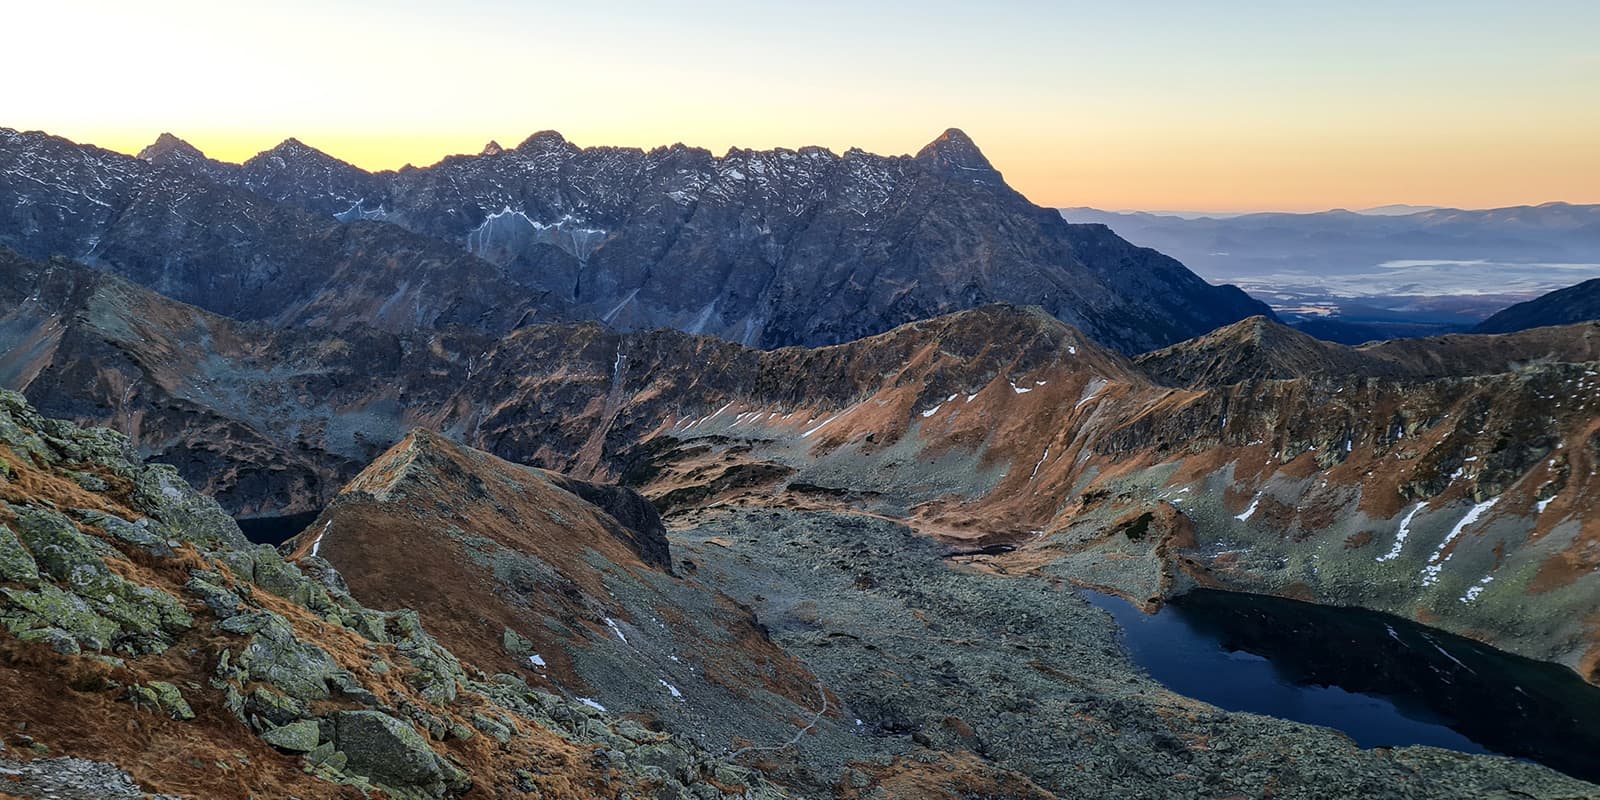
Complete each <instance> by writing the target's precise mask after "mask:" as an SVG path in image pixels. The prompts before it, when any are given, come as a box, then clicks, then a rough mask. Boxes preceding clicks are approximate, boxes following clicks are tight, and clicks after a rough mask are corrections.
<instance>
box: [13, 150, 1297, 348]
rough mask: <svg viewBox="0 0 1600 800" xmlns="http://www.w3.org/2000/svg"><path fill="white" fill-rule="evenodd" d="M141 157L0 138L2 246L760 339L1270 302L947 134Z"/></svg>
mask: <svg viewBox="0 0 1600 800" xmlns="http://www.w3.org/2000/svg"><path fill="white" fill-rule="evenodd" d="M143 156H144V157H143V158H133V157H129V156H123V155H120V154H116V153H111V152H109V151H105V150H100V149H97V148H93V147H85V146H80V145H76V144H73V143H71V142H68V141H66V140H63V139H59V138H55V137H50V136H47V135H44V134H39V133H19V132H16V131H11V130H0V207H3V208H5V209H6V211H4V212H0V214H3V215H4V216H3V217H0V245H5V246H8V247H11V248H12V249H14V250H17V251H18V252H19V253H22V254H24V255H28V256H31V257H35V258H45V257H49V256H53V255H61V256H66V257H69V258H73V259H76V260H80V261H84V262H86V263H89V264H90V265H91V266H96V267H98V268H102V269H106V270H110V271H113V272H116V273H118V274H121V275H123V276H125V277H128V278H130V279H132V280H134V281H136V282H138V283H140V284H142V285H144V286H148V287H151V288H154V289H156V290H157V291H161V292H164V293H167V294H169V295H171V296H173V297H175V298H177V299H180V300H184V301H185V302H191V303H194V304H195V305H198V306H200V307H202V308H205V309H206V310H209V311H214V312H217V313H221V314H225V315H229V316H234V317H239V318H244V319H267V320H271V321H274V322H276V323H277V324H289V325H293V324H301V323H311V324H319V325H333V326H336V327H337V326H339V325H343V324H346V323H347V322H349V321H352V320H362V321H372V322H378V323H379V324H382V325H384V326H385V327H388V328H390V329H399V328H401V327H405V326H417V325H421V326H424V327H427V326H437V325H439V324H445V323H454V324H461V325H465V326H468V327H472V328H474V329H476V330H480V331H484V332H503V331H504V330H507V329H509V328H510V327H513V326H515V325H517V324H520V323H522V322H525V321H528V320H533V319H537V320H540V321H554V320H561V319H569V318H583V319H597V320H600V321H603V322H606V323H607V324H609V325H611V326H613V327H617V328H621V329H645V328H654V327H674V328H678V329H680V330H685V331H688V332H694V333H709V334H713V335H718V336H722V337H724V338H728V339H731V340H734V341H739V342H742V343H746V344H750V345H754V346H759V347H764V348H772V347H782V346H789V345H808V346H814V345H826V344H835V343H839V342H843V341H848V340H851V339H855V338H859V337H861V336H865V335H870V334H873V333H880V332H882V331H884V330H888V329H889V328H892V327H894V326H895V325H899V324H903V323H905V322H910V321H913V320H917V319H923V318H926V317H930V316H936V315H939V314H943V313H949V312H952V311H958V310H962V309H966V308H972V307H975V306H978V305H982V304H984V303H990V302H1018V303H1029V304H1035V305H1040V306H1043V307H1044V308H1046V309H1047V310H1048V311H1050V313H1052V314H1054V315H1055V316H1057V317H1058V318H1060V319H1062V320H1064V321H1067V322H1069V323H1072V324H1074V325H1077V326H1079V327H1080V328H1082V329H1083V330H1084V331H1085V332H1087V333H1089V334H1090V335H1091V336H1095V337H1097V339H1099V340H1101V341H1103V342H1105V343H1106V344H1108V345H1110V346H1113V347H1116V348H1118V349H1121V350H1124V351H1126V352H1137V351H1141V350H1148V349H1151V348H1154V347H1160V346H1164V345H1167V344H1171V343H1173V342H1176V341H1180V340H1182V339H1185V338H1188V337H1190V336H1193V335H1196V334H1199V333H1203V332H1205V331H1207V330H1211V329H1213V328H1215V327H1217V326H1219V325H1225V324H1228V323H1230V322H1234V321H1237V320H1239V319H1242V318H1244V317H1247V316H1251V315H1253V314H1260V313H1270V312H1268V311H1267V310H1266V308H1265V307H1264V306H1262V305H1261V304H1260V303H1258V302H1256V301H1254V300H1252V299H1250V298H1249V297H1248V296H1246V295H1245V294H1244V293H1243V292H1241V291H1239V290H1237V289H1235V288H1232V287H1215V286H1211V285H1209V284H1207V283H1205V282H1204V281H1202V280H1200V279H1199V278H1197V277H1195V276H1194V274H1193V273H1191V272H1189V271H1188V270H1187V269H1185V268H1184V267H1183V265H1181V264H1179V263H1178V262H1176V261H1174V260H1172V259H1170V258H1167V257H1165V256H1163V255H1161V254H1159V253H1157V252H1154V251H1151V250H1146V249H1141V248H1137V247H1134V246H1132V245H1129V244H1128V243H1127V242H1125V241H1123V240H1122V239H1120V238H1118V237H1116V236H1115V235H1113V234H1111V233H1110V231H1108V230H1106V229H1105V228H1104V227H1102V226H1096V225H1070V224H1067V223H1066V222H1064V221H1063V220H1061V219H1060V217H1059V215H1057V214H1055V213H1054V212H1051V211H1049V210H1047V209H1042V208H1039V207H1037V206H1034V205H1033V204H1031V203H1029V202H1028V201H1027V200H1026V199H1025V198H1023V197H1022V196H1021V195H1019V194H1017V193H1016V192H1015V191H1014V190H1012V189H1011V188H1010V187H1008V186H1007V185H1006V184H1005V182H1004V180H1003V179H1002V178H1001V176H1000V174H999V173H998V172H996V171H995V170H994V169H993V167H992V166H990V164H989V162H988V160H987V159H985V158H984V156H983V154H982V153H981V152H980V151H979V150H978V149H977V147H976V146H975V145H973V143H972V141H971V140H970V139H968V138H967V137H966V136H965V134H962V133H961V132H960V131H956V130H951V131H948V132H946V133H945V134H944V135H942V136H940V137H939V138H938V139H936V140H935V141H934V142H932V143H930V144H929V145H928V146H927V147H925V148H923V150H922V151H921V152H919V153H918V154H917V155H916V156H914V157H908V156H901V157H883V156H875V155H872V154H869V153H865V152H862V151H859V150H851V151H849V152H847V153H845V154H844V155H842V156H841V155H836V154H834V153H832V152H829V151H827V150H823V149H821V148H804V149H801V150H799V151H787V150H774V151H748V150H733V151H730V152H729V153H727V154H726V155H724V156H722V157H720V158H719V157H715V156H713V155H711V154H710V153H709V152H707V151H705V150H700V149H696V148H689V147H684V146H682V145H675V146H672V147H663V148H657V149H655V150H651V151H648V152H646V151H643V150H637V149H625V148H589V149H580V148H578V147H576V146H574V145H572V144H570V143H568V142H567V141H566V140H565V139H563V138H562V137H561V136H560V135H559V134H556V133H553V132H544V133H538V134H534V135H533V136H531V137H529V138H528V140H527V141H525V142H523V143H522V144H521V145H519V146H517V147H516V148H513V149H501V148H499V147H498V146H496V147H491V148H486V150H485V152H484V153H483V154H481V155H477V156H457V157H451V158H447V159H445V160H444V161H441V162H440V163H439V164H436V165H434V166H432V167H427V168H421V169H419V168H408V169H403V170H400V171H397V172H384V173H375V174H374V173H367V172H364V171H362V170H359V169H357V168H355V167H353V166H351V165H349V164H345V163H343V162H340V161H338V160H336V159H333V158H332V157H330V156H327V155H326V154H323V153H321V152H319V151H316V150H313V149H311V148H309V147H307V146H305V145H303V144H301V143H299V142H298V141H295V140H289V141H286V142H284V143H283V144H281V145H279V146H277V147H275V148H273V149H271V150H268V151H266V152H265V153H262V154H261V155H259V156H256V157H255V158H252V159H250V160H249V161H248V162H246V163H245V164H242V165H229V164H224V163H221V162H216V161H212V160H209V159H206V158H205V157H204V156H203V155H202V154H200V153H199V151H197V150H195V149H194V148H193V147H190V146H188V145H185V144H183V143H182V142H180V141H178V140H176V139H175V138H172V137H163V138H162V139H161V140H160V141H158V142H157V143H156V144H154V145H152V146H151V147H149V148H147V149H146V150H145V151H144V152H143ZM400 276H403V277H400ZM330 286H337V287H341V289H340V290H339V291H325V288H326V287H330ZM490 298H493V299H494V302H492V303H490V302H488V301H489V299H490Z"/></svg>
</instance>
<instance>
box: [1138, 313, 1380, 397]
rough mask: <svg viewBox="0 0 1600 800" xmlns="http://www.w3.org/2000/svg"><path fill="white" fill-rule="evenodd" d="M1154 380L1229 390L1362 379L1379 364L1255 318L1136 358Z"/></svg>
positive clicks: (1342, 346) (1279, 325)
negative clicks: (1313, 379) (1321, 377)
mask: <svg viewBox="0 0 1600 800" xmlns="http://www.w3.org/2000/svg"><path fill="white" fill-rule="evenodd" d="M1136 361H1137V363H1138V364H1139V366H1140V367H1141V368H1142V369H1144V370H1145V372H1147V373H1148V374H1150V375H1151V376H1152V377H1154V378H1156V379H1158V380H1162V381H1165V382H1168V383H1174V384H1178V385H1187V386H1200V385H1204V386H1225V385H1229V384H1234V383H1240V382H1243V381H1247V380H1255V379H1266V380H1276V379H1289V378H1303V377H1308V376H1312V375H1318V374H1325V373H1332V374H1359V373H1363V372H1367V371H1370V370H1371V369H1372V368H1373V366H1374V365H1373V364H1372V363H1369V360H1368V359H1366V358H1364V357H1363V356H1362V355H1361V354H1360V353H1358V352H1357V351H1355V350H1353V349H1351V348H1349V347H1345V346H1344V345H1338V344H1333V343H1331V342H1324V341H1322V340H1320V339H1316V338H1314V337H1311V336H1308V335H1306V334H1304V333H1301V332H1300V331H1297V330H1295V329H1293V328H1290V327H1289V326H1287V325H1284V324H1282V323H1279V322H1276V321H1273V320H1271V319H1268V318H1267V317H1265V316H1253V317H1249V318H1246V319H1242V320H1240V321H1238V322H1235V323H1233V324H1231V325H1226V326H1223V327H1221V328H1218V329H1216V330H1214V331H1212V332H1210V333H1208V334H1206V335H1204V336H1200V337H1197V338H1195V339H1190V340H1188V341H1185V342H1180V343H1178V344H1175V345H1172V346H1171V347H1167V348H1164V349H1162V350H1157V351H1155V352H1152V353H1146V354H1144V355H1142V356H1139V357H1138V358H1137V359H1136Z"/></svg>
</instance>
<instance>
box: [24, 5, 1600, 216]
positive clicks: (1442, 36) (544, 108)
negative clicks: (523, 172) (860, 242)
mask: <svg viewBox="0 0 1600 800" xmlns="http://www.w3.org/2000/svg"><path fill="white" fill-rule="evenodd" d="M237 5H240V4H232V3H217V2H205V3H197V2H184V1H182V0H152V2H144V3H138V4H130V3H124V2H86V1H83V0H78V1H76V2H73V1H70V0H55V1H54V2H49V3H28V4H25V5H24V4H20V3H17V4H11V7H9V8H8V9H7V10H6V12H5V15H6V19H7V28H8V29H9V31H10V33H11V35H10V36H8V37H7V39H8V41H7V45H6V49H7V55H8V57H9V58H8V61H9V62H10V63H11V64H12V65H13V66H12V67H11V68H10V71H9V74H8V75H7V77H6V85H5V87H4V88H3V89H0V125H4V126H7V127H13V128H21V129H30V130H31V129H43V130H47V131H50V132H52V133H58V134H61V135H63V136H67V137H68V138H71V139H74V140H77V141H82V142H90V143H94V144H99V145H101V146H104V147H109V148H112V149H116V150H122V151H127V152H135V151H137V150H138V149H139V148H141V147H143V146H144V145H146V144H148V143H149V142H150V141H151V140H153V139H154V138H155V136H156V135H157V134H158V133H160V132H162V131H171V132H173V133H176V134H177V135H179V136H182V137H183V138H185V139H187V140H189V141H190V142H192V143H194V144H195V145H197V146H199V147H200V148H201V149H203V150H205V151H207V152H208V153H209V154H211V155H213V156H215V157H219V158H223V159H227V160H242V159H244V158H247V157H249V156H250V155H252V154H254V153H256V152H258V151H260V150H262V149H265V148H267V147H270V146H272V145H273V144H275V143H276V142H278V141H279V140H281V139H283V138H285V137H287V136H296V137H298V138H300V139H301V140H303V141H305V142H306V143H307V144H310V145H313V146H315V147H318V148H320V149H323V150H325V151H327V152H330V153H332V154H334V155H336V156H339V157H340V158H344V159H346V160H348V161H351V162H354V163H356V164H359V165H361V166H363V167H368V168H387V167H396V166H399V165H401V164H404V163H406V162H412V163H417V164H427V163H432V162H434V161H436V160H438V158H439V157H441V156H443V155H446V154H449V153H457V152H477V150H478V149H479V148H481V147H482V146H483V144H484V142H486V141H487V140H489V139H497V140H499V141H500V142H501V143H502V144H505V145H507V146H511V145H514V144H516V143H517V142H520V141H521V140H522V139H523V138H525V137H526V136H527V135H528V134H529V133H532V132H534V131H536V130H541V129H549V128H553V129H556V130H559V131H561V132H562V133H564V134H565V135H566V136H567V138H568V139H571V140H572V141H574V142H577V143H578V144H582V145H597V144H609V145H636V146H641V147H651V146H655V145H659V144H670V143H672V142H679V141H681V142H685V143H687V144H692V145H699V146H703V147H707V148H709V149H711V150H713V151H715V152H718V153H721V152H723V151H725V150H726V149H727V148H728V147H729V146H730V145H738V146H744V147H763V148H764V147H773V146H785V147H798V146H801V145H807V144H820V145H824V146H827V147H830V148H832V149H834V150H837V151H842V150H844V149H846V148H848V147H852V146H856V147H862V148H865V149H867V150H871V151H874V152H881V153H905V152H914V151H916V150H917V149H918V148H920V147H921V146H922V145H923V144H924V143H926V142H927V141H928V140H930V139H932V138H933V137H934V136H936V135H937V134H938V133H939V132H940V131H942V130H944V129H945V128H947V127H952V126H955V127H960V128H962V129H964V130H966V131H967V133H969V134H971V135H972V137H973V138H974V139H975V140H976V141H977V142H978V144H979V145H980V146H981V147H982V148H983V149H984V151H985V153H987V154H988V155H989V157H990V159H991V160H992V161H993V162H994V163H995V165H996V166H997V167H998V168H999V169H1000V170H1001V171H1002V172H1004V173H1005V174H1006V177H1007V178H1008V179H1009V180H1010V182H1011V183H1012V185H1013V186H1015V187H1017V188H1018V189H1019V190H1021V191H1022V192H1023V193H1024V194H1026V195H1027V196H1028V197H1029V198H1030V199H1032V200H1034V201H1035V202H1038V203H1041V204H1046V205H1059V206H1067V205H1093V206H1098V207H1102V208H1114V209H1122V208H1142V209H1189V210H1219V211H1227V210H1253V209H1283V210H1315V209H1325V208H1332V207H1348V208H1360V207H1367V206H1375V205H1383V204H1389V203H1417V204H1433V205H1451V206H1462V207H1487V206H1501V205H1513V204H1521V203H1539V202H1545V201H1550V200H1565V201H1569V202H1590V203H1595V202H1600V3H1596V2H1593V0H1587V1H1585V2H1576V1H1574V2H1540V1H1539V0H1531V1H1529V2H1474V0H1458V1H1457V2H1431V1H1430V2H1404V3H1401V2H1340V3H1321V2H1319V3H1311V2H1306V3H1280V2H1245V1H1244V0H1235V1H1233V2H1213V3H1189V2H1171V3H1154V2H1143V3H1141V2H1126V3H1106V2H1103V0H1102V2H1095V3H1082V2H1067V1H1059V2H1047V1H1044V0H1041V1H1039V2H1024V1H1023V0H1007V1H1003V2H989V3H986V4H974V3H956V2H942V1H936V2H920V3H909V2H907V3H887V2H876V3H874V2H844V1H843V0H839V1H835V0H824V1H823V2H811V3H784V4H770V5H767V4H763V5H761V6H757V5H756V4H753V3H749V2H720V1H719V2H683V3H676V4H667V3H659V2H645V0H612V1H611V2H588V3H578V2H567V3H545V2H511V1H510V0H458V2H452V3H448V4H446V3H439V2H434V3H427V2H420V1H419V0H387V1H386V2H377V0H345V1H344V2H329V1H328V0H321V2H303V1H302V0H284V1H283V2H278V3H275V4H272V7H271V8H270V9H269V8H266V4H261V7H259V8H255V9H251V10H243V9H240V8H237V7H235V6H237ZM1400 6H1403V7H1404V8H1398V7H1400ZM18 65H22V66H20V67H19V66H18Z"/></svg>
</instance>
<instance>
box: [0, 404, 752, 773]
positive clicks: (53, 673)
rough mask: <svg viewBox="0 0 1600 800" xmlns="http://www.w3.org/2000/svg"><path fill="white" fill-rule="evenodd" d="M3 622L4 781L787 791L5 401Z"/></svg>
mask: <svg viewBox="0 0 1600 800" xmlns="http://www.w3.org/2000/svg"><path fill="white" fill-rule="evenodd" d="M590 513H593V514H596V515H600V514H603V512H600V511H598V510H597V509H594V508H593V507H590ZM575 533H576V532H575ZM0 622H3V626H4V627H3V632H0V686H3V691H4V694H5V696H6V698H7V700H8V702H7V703H6V706H5V715H6V723H7V725H6V732H5V734H4V737H5V742H4V749H3V750H0V762H3V764H4V771H3V772H0V775H3V776H5V777H3V778H0V780H3V781H5V783H4V784H0V787H3V789H4V791H6V792H8V793H11V794H13V795H20V796H23V797H108V796H118V797H141V796H143V791H153V792H160V793H162V794H163V795H172V796H183V797H207V798H229V797H237V798H245V797H257V796H261V795H262V794H263V793H265V794H268V795H271V796H274V797H291V796H294V797H304V798H313V797H362V796H367V797H370V796H374V795H376V796H384V797H393V798H442V797H456V796H462V795H468V794H470V795H472V796H496V797H499V796H508V795H519V796H520V795H524V794H528V795H533V796H543V797H622V796H639V794H640V793H643V792H649V793H651V796H658V797H685V798H686V797H721V796H724V790H726V792H727V793H729V794H733V795H737V796H740V797H748V796H762V797H776V796H780V793H778V792H777V791H775V790H771V789H767V788H763V781H762V780H761V778H760V776H759V775H755V774H752V773H749V772H747V771H745V770H741V769H738V768H736V767H733V766H732V765H731V764H727V763H726V762H722V761H718V760H717V759H715V758H714V757H712V756H710V755H708V754H706V753H705V752H704V751H702V750H701V749H700V748H699V747H698V746H696V745H694V744H692V743H689V742H685V741H679V740H676V739H673V738H672V737H669V736H666V735H662V734H657V733H652V732H650V731H646V730H644V729H642V728H640V727H639V726H638V725H636V724H630V723H628V722H626V721H623V720H620V719H618V718H615V717H611V716H609V715H606V714H602V713H600V712H598V711H597V710H596V709H594V708H592V707H589V706H586V705H584V704H582V703H579V702H572V701H569V700H565V699H562V698H560V697H557V696H555V695H552V694H550V693H549V692H546V691H542V690H539V689H535V688H532V687H530V686H529V685H528V684H527V683H526V682H525V681H524V680H523V678H521V677H519V676H517V675H513V674H504V673H500V674H496V675H494V676H492V677H491V676H490V675H488V674H486V673H484V672H482V671H480V670H479V669H477V668H476V667H475V666H474V665H473V664H471V663H470V662H469V663H463V662H461V661H460V660H458V659H457V658H456V656H455V655H453V654H452V653H451V652H450V651H448V650H446V649H445V648H443V647H441V646H440V645H439V644H438V643H437V642H436V641H435V640H434V639H433V637H432V636H430V635H429V634H428V632H427V631H426V629H425V628H424V627H423V626H422V625H421V624H420V623H419V621H418V617H417V614H416V612H414V611H407V610H400V611H376V610H373V609H371V608H369V607H367V606H364V605H362V604H361V603H360V602H358V601H357V600H356V599H355V598H354V597H352V596H351V594H350V592H349V591H348V590H347V588H346V586H345V584H344V582H343V581H342V580H341V579H340V577H339V574H338V573H337V572H336V571H334V569H333V568H332V567H331V566H330V565H329V564H328V562H327V561H325V560H322V559H320V558H318V557H316V556H315V555H304V556H302V557H301V558H299V559H298V560H297V561H296V563H289V562H287V561H285V560H284V559H283V558H282V557H280V556H279V554H278V553H277V552H276V551H274V550H273V549H272V548H270V547H252V546H250V545H249V543H248V542H246V541H245V540H244V539H243V537H242V536H241V535H240V534H239V532H238V528H237V527H236V526H234V524H233V522H232V521H231V520H230V519H228V517H227V516H225V515H224V514H223V513H222V511H221V509H220V508H218V507H217V505H216V504H215V503H214V502H212V501H210V500H207V499H205V498H203V497H201V496H200V495H198V494H196V493H195V492H194V491H193V490H192V489H190V488H189V487H188V486H187V485H185V484H184V483H183V482H182V481H181V480H179V479H178V478H177V476H176V474H175V473H174V472H173V471H172V470H171V469H170V468H168V467H163V466H147V465H144V464H141V463H140V462H138V461H137V460H135V459H133V458H132V451H131V448H130V446H129V443H128V442H127V440H125V439H123V438H122V437H121V436H120V435H118V434H115V433H113V432H111V431H108V430H104V429H88V430H85V429H78V428H75V427H73V426H71V425H68V424H65V423H61V422H57V421H53V420H48V419H44V418H42V417H40V416H38V415H37V414H36V413H35V412H34V411H33V410H32V409H31V408H29V407H28V406H27V405H26V404H25V403H23V401H22V399H21V398H20V397H19V396H17V395H15V394H12V393H9V392H8V393H3V394H0ZM141 787H142V790H143V791H141ZM719 787H720V788H719Z"/></svg>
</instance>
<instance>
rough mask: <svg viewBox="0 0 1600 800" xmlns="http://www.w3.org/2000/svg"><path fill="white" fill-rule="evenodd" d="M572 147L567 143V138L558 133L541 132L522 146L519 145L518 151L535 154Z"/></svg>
mask: <svg viewBox="0 0 1600 800" xmlns="http://www.w3.org/2000/svg"><path fill="white" fill-rule="evenodd" d="M571 147H572V144H571V143H570V142H568V141H567V137H565V136H562V135H561V134H560V133H558V132H556V131H539V132H538V133H535V134H534V135H532V136H529V137H528V138H526V139H524V140H523V141H522V144H519V145H517V150H518V151H520V152H534V151H541V150H565V149H569V148H571Z"/></svg>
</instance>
